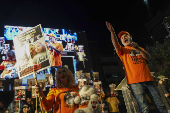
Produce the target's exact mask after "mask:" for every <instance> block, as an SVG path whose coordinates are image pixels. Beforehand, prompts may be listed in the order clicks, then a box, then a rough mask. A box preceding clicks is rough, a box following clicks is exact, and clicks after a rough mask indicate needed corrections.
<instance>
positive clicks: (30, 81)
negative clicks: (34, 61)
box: [27, 79, 36, 91]
mask: <svg viewBox="0 0 170 113" xmlns="http://www.w3.org/2000/svg"><path fill="white" fill-rule="evenodd" d="M27 85H28V91H31V88H32V86H35V85H36V84H35V79H27Z"/></svg>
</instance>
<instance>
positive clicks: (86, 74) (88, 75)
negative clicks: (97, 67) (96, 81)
mask: <svg viewBox="0 0 170 113" xmlns="http://www.w3.org/2000/svg"><path fill="white" fill-rule="evenodd" d="M85 76H86V80H87V81H86V82H87V83H91V76H90V73H85Z"/></svg>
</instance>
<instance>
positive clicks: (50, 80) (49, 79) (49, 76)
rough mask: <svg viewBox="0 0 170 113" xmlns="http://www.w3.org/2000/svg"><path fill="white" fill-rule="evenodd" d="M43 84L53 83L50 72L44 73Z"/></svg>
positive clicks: (49, 84)
mask: <svg viewBox="0 0 170 113" xmlns="http://www.w3.org/2000/svg"><path fill="white" fill-rule="evenodd" d="M45 84H46V86H51V85H54V81H53V76H52V74H46V75H45Z"/></svg>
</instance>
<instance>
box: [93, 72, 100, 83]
mask: <svg viewBox="0 0 170 113" xmlns="http://www.w3.org/2000/svg"><path fill="white" fill-rule="evenodd" d="M93 81H94V82H97V81H99V72H93Z"/></svg>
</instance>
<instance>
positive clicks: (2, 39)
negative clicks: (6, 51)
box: [0, 37, 5, 46]
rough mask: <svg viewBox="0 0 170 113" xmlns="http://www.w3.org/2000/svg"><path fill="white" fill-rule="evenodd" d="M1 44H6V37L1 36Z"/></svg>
mask: <svg viewBox="0 0 170 113" xmlns="http://www.w3.org/2000/svg"><path fill="white" fill-rule="evenodd" d="M0 44H1V46H2V45H3V44H5V38H4V37H0Z"/></svg>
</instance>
